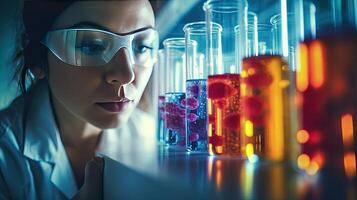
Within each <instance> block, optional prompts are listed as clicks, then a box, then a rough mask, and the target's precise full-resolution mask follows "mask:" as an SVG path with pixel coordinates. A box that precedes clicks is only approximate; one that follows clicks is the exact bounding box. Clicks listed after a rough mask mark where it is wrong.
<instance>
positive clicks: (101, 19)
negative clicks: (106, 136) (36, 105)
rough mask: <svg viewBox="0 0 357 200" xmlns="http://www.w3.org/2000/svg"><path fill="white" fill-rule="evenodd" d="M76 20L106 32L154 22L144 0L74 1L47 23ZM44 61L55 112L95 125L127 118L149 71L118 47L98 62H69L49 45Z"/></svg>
mask: <svg viewBox="0 0 357 200" xmlns="http://www.w3.org/2000/svg"><path fill="white" fill-rule="evenodd" d="M83 24H87V25H85V26H83ZM88 24H91V25H88ZM93 24H94V25H93ZM78 25H80V26H79V27H78V28H97V29H98V27H104V28H105V29H106V30H108V31H110V32H112V33H118V34H126V33H130V32H135V31H136V30H138V29H142V28H147V27H154V14H153V11H152V8H151V5H150V3H149V2H148V1H147V0H127V1H123V0H121V1H79V2H75V3H73V4H72V5H71V6H70V7H68V8H67V9H66V10H65V11H64V12H63V13H62V14H61V15H60V16H59V17H58V18H57V20H56V21H55V23H54V25H53V27H52V28H53V29H63V28H68V27H71V28H73V27H77V26H78ZM92 26H97V27H92ZM48 62H49V74H48V79H49V84H50V89H51V94H52V101H53V104H54V108H55V110H56V113H57V115H58V113H59V112H60V113H61V116H60V117H67V118H68V119H79V120H80V121H82V122H88V123H90V124H92V125H94V126H96V127H98V128H101V129H106V128H114V127H118V126H120V125H122V124H123V123H125V122H126V121H127V119H128V118H129V116H130V114H131V113H132V111H133V110H134V108H135V107H136V105H137V103H138V101H139V100H140V97H141V95H142V93H143V91H144V89H145V86H146V84H147V82H148V80H149V77H150V75H151V72H152V66H149V67H142V66H140V65H136V64H133V63H132V62H131V61H130V58H129V52H128V51H126V50H125V49H124V48H122V49H120V50H119V51H118V52H116V54H115V55H114V57H113V58H112V59H111V60H110V62H109V63H107V64H105V65H102V66H93V67H74V66H71V65H68V64H66V63H64V62H62V61H61V60H59V59H58V58H57V57H56V56H55V55H53V54H52V53H51V52H50V51H49V53H48ZM128 99H129V100H128Z"/></svg>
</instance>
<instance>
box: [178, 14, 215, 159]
mask: <svg viewBox="0 0 357 200" xmlns="http://www.w3.org/2000/svg"><path fill="white" fill-rule="evenodd" d="M213 26H215V27H219V25H218V24H213ZM183 30H184V32H185V38H186V73H187V81H186V123H187V124H186V141H187V143H186V148H187V149H188V150H189V151H198V152H207V150H208V134H207V123H208V117H207V75H208V67H207V64H206V60H207V56H206V41H207V26H206V22H205V21H199V22H192V23H189V24H186V25H185V26H184V28H183Z"/></svg>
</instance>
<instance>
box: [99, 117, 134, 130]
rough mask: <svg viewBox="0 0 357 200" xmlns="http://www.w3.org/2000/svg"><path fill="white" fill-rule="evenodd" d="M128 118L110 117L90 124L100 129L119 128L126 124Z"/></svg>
mask: <svg viewBox="0 0 357 200" xmlns="http://www.w3.org/2000/svg"><path fill="white" fill-rule="evenodd" d="M128 119H129V116H128V115H127V116H115V115H114V116H111V117H106V118H102V119H97V120H96V121H95V122H93V123H92V124H93V125H94V126H96V127H98V128H100V129H113V128H120V127H122V126H123V125H125V124H126V123H127V122H128Z"/></svg>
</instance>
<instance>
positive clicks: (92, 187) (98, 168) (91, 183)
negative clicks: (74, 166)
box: [73, 157, 104, 200]
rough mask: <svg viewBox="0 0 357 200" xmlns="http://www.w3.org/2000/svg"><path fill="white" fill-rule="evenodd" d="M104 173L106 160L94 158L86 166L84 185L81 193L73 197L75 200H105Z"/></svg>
mask: <svg viewBox="0 0 357 200" xmlns="http://www.w3.org/2000/svg"><path fill="white" fill-rule="evenodd" d="M103 171H104V159H103V158H101V157H94V158H93V159H92V160H90V161H89V162H88V163H87V164H86V169H85V175H84V184H83V186H82V187H81V189H80V190H79V192H78V193H77V194H76V195H75V196H74V197H73V200H81V199H86V200H87V199H88V200H90V199H93V200H101V199H103Z"/></svg>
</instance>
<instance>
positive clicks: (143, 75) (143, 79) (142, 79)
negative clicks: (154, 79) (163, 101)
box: [134, 67, 152, 95]
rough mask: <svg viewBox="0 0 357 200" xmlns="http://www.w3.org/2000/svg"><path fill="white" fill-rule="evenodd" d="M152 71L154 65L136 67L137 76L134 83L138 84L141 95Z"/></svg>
mask: <svg viewBox="0 0 357 200" xmlns="http://www.w3.org/2000/svg"><path fill="white" fill-rule="evenodd" d="M151 73H152V67H149V68H137V69H135V76H136V78H135V81H134V84H135V85H136V86H137V88H138V91H139V93H140V95H141V94H142V93H143V91H144V89H145V87H146V84H147V83H148V81H149V79H150V76H151Z"/></svg>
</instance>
